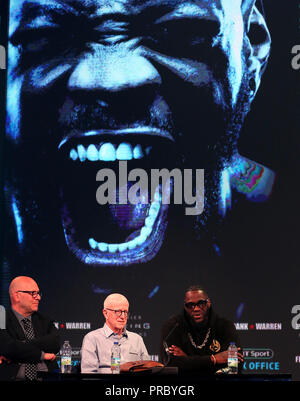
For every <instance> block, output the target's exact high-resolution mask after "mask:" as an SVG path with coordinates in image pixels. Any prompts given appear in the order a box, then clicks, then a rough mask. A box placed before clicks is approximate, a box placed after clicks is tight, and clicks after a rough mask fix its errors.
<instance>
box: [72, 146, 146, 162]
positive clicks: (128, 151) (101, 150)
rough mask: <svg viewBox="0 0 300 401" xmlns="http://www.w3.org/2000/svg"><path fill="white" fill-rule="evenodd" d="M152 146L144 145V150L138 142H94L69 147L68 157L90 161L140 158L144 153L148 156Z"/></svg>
mask: <svg viewBox="0 0 300 401" xmlns="http://www.w3.org/2000/svg"><path fill="white" fill-rule="evenodd" d="M151 149H152V146H148V147H146V148H145V149H144V150H143V148H142V146H141V145H140V144H137V145H135V146H134V147H132V146H131V145H130V144H129V143H127V142H122V143H120V144H119V145H118V146H115V145H114V144H112V143H110V142H105V143H103V144H102V145H101V146H98V147H97V146H96V145H94V144H91V145H89V146H88V147H85V146H83V145H78V146H77V149H74V148H73V149H71V150H70V154H69V157H70V159H71V160H73V161H76V160H78V159H79V160H80V161H81V162H84V161H86V160H89V161H91V162H95V161H105V162H114V161H116V160H132V159H135V160H138V159H142V158H143V157H144V156H145V154H146V155H147V156H149V154H150V152H151Z"/></svg>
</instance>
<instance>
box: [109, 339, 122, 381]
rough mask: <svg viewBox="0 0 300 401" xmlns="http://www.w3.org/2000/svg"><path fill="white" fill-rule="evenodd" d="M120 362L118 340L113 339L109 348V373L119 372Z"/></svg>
mask: <svg viewBox="0 0 300 401" xmlns="http://www.w3.org/2000/svg"><path fill="white" fill-rule="evenodd" d="M120 362H121V349H120V346H119V343H118V341H115V342H114V344H113V346H112V348H111V364H110V367H111V373H112V374H119V373H120Z"/></svg>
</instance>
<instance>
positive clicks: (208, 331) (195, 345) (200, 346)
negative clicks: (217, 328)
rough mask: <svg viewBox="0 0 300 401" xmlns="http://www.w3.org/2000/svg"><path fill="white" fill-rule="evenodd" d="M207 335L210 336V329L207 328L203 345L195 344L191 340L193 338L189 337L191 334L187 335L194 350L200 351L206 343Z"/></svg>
mask: <svg viewBox="0 0 300 401" xmlns="http://www.w3.org/2000/svg"><path fill="white" fill-rule="evenodd" d="M209 334H210V327H209V329H208V330H207V333H206V336H205V338H204V340H203V343H202V344H201V345H197V344H195V342H194V340H193V337H192V336H191V333H188V336H189V339H190V342H191V343H192V345H193V346H194V347H195V348H198V349H201V348H203V347H204V345H205V344H206V343H207V340H208V337H209Z"/></svg>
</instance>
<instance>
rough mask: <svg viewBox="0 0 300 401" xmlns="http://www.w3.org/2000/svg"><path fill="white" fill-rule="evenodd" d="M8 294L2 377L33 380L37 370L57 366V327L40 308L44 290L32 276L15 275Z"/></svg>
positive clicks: (0, 348) (1, 349)
mask: <svg viewBox="0 0 300 401" xmlns="http://www.w3.org/2000/svg"><path fill="white" fill-rule="evenodd" d="M9 295H10V300H11V308H12V309H11V310H8V311H7V312H6V328H5V330H1V333H0V340H1V345H0V357H1V358H0V359H1V362H2V363H1V364H0V379H2V380H3V379H4V380H26V379H28V380H34V379H36V378H37V372H38V371H52V370H53V369H54V368H55V367H57V364H56V362H55V354H56V353H57V352H59V349H60V339H59V335H58V331H57V329H56V328H55V326H54V324H53V322H52V321H51V320H50V319H48V318H46V317H45V316H43V315H41V314H40V313H39V312H38V306H39V302H40V300H41V293H40V291H39V287H38V285H37V283H36V282H35V281H34V280H33V279H32V278H30V277H25V276H19V277H16V278H15V279H14V280H12V282H11V284H10V287H9ZM26 324H27V325H29V331H30V334H28V328H27V327H26ZM29 371H30V372H31V373H30V375H29V374H27V372H29Z"/></svg>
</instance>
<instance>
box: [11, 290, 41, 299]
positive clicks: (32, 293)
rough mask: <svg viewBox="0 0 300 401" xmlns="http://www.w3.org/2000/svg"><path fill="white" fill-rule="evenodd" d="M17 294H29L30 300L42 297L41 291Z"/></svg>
mask: <svg viewBox="0 0 300 401" xmlns="http://www.w3.org/2000/svg"><path fill="white" fill-rule="evenodd" d="M17 292H24V293H25V294H30V295H31V296H32V298H37V297H38V296H40V297H41V296H42V293H41V291H21V290H19V291H17Z"/></svg>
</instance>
